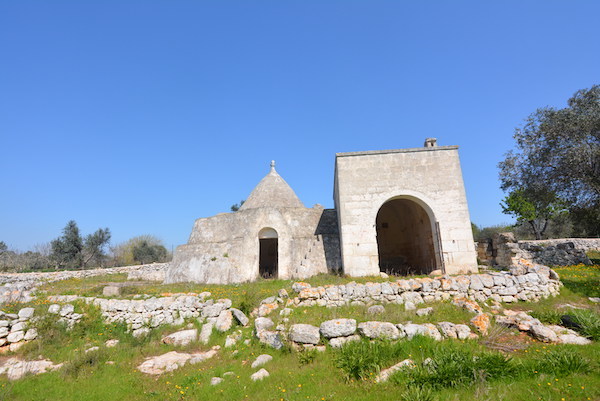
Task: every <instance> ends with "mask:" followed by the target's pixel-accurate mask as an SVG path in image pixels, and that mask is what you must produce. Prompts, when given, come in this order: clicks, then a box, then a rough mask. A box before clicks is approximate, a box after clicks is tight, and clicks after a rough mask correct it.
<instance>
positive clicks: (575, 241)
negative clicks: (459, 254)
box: [478, 233, 600, 267]
mask: <svg viewBox="0 0 600 401" xmlns="http://www.w3.org/2000/svg"><path fill="white" fill-rule="evenodd" d="M478 249H479V253H478V257H479V259H480V260H482V261H486V262H488V263H490V264H492V265H498V266H504V267H515V266H521V265H523V264H528V263H538V264H541V265H545V266H569V265H576V264H580V263H583V264H590V263H591V261H590V260H589V258H588V257H587V255H586V251H588V250H590V249H600V239H598V238H559V239H549V240H537V241H518V242H517V241H516V240H515V237H514V235H513V234H512V233H501V234H495V235H494V237H493V238H492V240H491V242H489V243H482V244H481V245H480V246H479V248H478Z"/></svg>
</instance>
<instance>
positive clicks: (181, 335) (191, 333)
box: [161, 329, 198, 346]
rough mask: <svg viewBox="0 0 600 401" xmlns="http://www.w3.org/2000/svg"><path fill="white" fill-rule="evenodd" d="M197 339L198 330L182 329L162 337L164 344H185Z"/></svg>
mask: <svg viewBox="0 0 600 401" xmlns="http://www.w3.org/2000/svg"><path fill="white" fill-rule="evenodd" d="M197 339H198V330H197V329H190V330H182V331H178V332H175V333H172V334H169V335H168V336H165V337H163V338H162V340H161V341H162V342H163V343H164V344H169V345H177V346H186V345H188V344H190V343H192V342H194V341H196V340H197Z"/></svg>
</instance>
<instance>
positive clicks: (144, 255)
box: [133, 241, 167, 264]
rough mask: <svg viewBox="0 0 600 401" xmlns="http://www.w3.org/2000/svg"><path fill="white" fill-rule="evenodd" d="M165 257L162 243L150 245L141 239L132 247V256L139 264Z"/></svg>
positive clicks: (165, 250) (161, 259)
mask: <svg viewBox="0 0 600 401" xmlns="http://www.w3.org/2000/svg"><path fill="white" fill-rule="evenodd" d="M166 257H167V249H166V248H165V247H164V246H162V245H152V244H149V243H148V241H142V242H141V243H139V244H137V245H136V246H134V247H133V258H134V259H135V260H136V261H138V262H139V263H141V264H146V263H152V262H161V261H163V260H165V259H166Z"/></svg>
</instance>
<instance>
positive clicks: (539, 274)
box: [293, 266, 562, 307]
mask: <svg viewBox="0 0 600 401" xmlns="http://www.w3.org/2000/svg"><path fill="white" fill-rule="evenodd" d="M523 273H524V274H520V275H516V274H513V273H511V272H494V273H489V274H472V275H463V276H454V277H447V278H415V279H408V280H398V281H392V282H383V283H366V284H357V283H355V282H352V283H348V284H345V285H330V286H324V287H311V286H310V285H309V284H307V283H295V284H294V286H293V289H294V291H296V293H297V294H298V296H297V297H296V298H294V300H293V301H294V304H295V305H296V306H315V305H318V306H343V305H348V304H350V305H365V304H372V303H396V304H406V305H407V307H408V306H409V305H410V304H412V305H411V306H414V305H416V304H419V303H423V302H434V301H442V300H447V299H450V298H455V297H466V298H469V299H473V300H475V301H480V302H483V301H485V300H487V299H494V300H496V301H498V302H516V301H518V300H522V301H537V300H539V299H540V298H546V297H548V296H550V295H557V294H558V293H559V290H560V286H561V285H562V284H561V283H560V281H559V279H558V275H557V274H556V273H555V272H554V271H553V270H551V269H550V268H548V267H545V266H532V267H529V268H528V269H527V270H525V271H524V272H523Z"/></svg>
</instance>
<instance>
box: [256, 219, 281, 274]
mask: <svg viewBox="0 0 600 401" xmlns="http://www.w3.org/2000/svg"><path fill="white" fill-rule="evenodd" d="M277 237H278V235H277V231H275V230H274V229H272V228H263V229H262V230H260V232H259V234H258V242H259V258H258V273H259V274H260V276H261V277H262V278H277V264H278V249H277V248H278V245H279V244H278V238H277Z"/></svg>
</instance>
